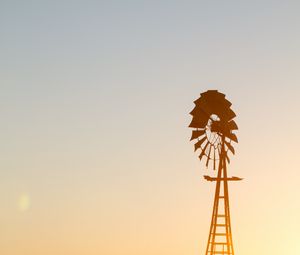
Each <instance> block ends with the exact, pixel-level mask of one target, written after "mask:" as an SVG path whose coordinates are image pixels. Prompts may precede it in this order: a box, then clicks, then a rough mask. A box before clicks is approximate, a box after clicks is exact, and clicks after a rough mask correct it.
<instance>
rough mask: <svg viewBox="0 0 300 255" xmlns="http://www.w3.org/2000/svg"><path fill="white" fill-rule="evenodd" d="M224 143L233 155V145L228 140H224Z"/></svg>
mask: <svg viewBox="0 0 300 255" xmlns="http://www.w3.org/2000/svg"><path fill="white" fill-rule="evenodd" d="M225 144H226V146H227V148H228V149H229V150H230V151H231V152H232V154H233V155H234V154H235V150H234V148H233V146H232V145H231V144H230V143H229V142H227V141H225Z"/></svg>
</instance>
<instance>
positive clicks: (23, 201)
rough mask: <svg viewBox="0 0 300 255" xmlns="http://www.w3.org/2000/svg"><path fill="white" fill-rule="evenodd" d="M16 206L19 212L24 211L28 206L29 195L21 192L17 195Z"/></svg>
mask: <svg viewBox="0 0 300 255" xmlns="http://www.w3.org/2000/svg"><path fill="white" fill-rule="evenodd" d="M18 208H19V210H20V211H21V212H25V211H27V210H28V209H29V208H30V197H29V195H28V194H27V193H23V194H21V195H20V196H19V199H18Z"/></svg>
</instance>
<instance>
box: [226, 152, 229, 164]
mask: <svg viewBox="0 0 300 255" xmlns="http://www.w3.org/2000/svg"><path fill="white" fill-rule="evenodd" d="M226 159H227V162H228V164H230V159H229V157H228V155H227V153H226Z"/></svg>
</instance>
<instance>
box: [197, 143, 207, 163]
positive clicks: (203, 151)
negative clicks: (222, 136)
mask: <svg viewBox="0 0 300 255" xmlns="http://www.w3.org/2000/svg"><path fill="white" fill-rule="evenodd" d="M207 145H209V142H208V141H207V143H206V144H205V146H204V147H203V149H202V151H201V154H200V155H199V159H200V160H201V159H202V158H203V156H204V155H206V154H205V151H206V148H207Z"/></svg>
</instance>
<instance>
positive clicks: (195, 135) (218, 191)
mask: <svg viewBox="0 0 300 255" xmlns="http://www.w3.org/2000/svg"><path fill="white" fill-rule="evenodd" d="M194 103H195V107H194V109H193V110H192V111H191V112H190V114H191V115H192V121H191V123H190V125H189V127H190V128H192V129H193V131H192V137H191V140H196V143H195V145H194V146H195V151H198V150H199V151H200V155H199V159H200V160H203V161H204V162H205V165H206V167H207V168H208V167H209V166H212V168H213V170H216V172H217V174H216V176H215V177H211V176H207V175H204V178H205V180H207V181H210V182H216V188H215V197H214V205H213V212H212V218H211V224H210V230H209V236H208V242H207V248H206V253H205V255H216V254H223V255H225V254H226V255H229V254H230V255H234V248H233V241H232V231H231V221H230V210H229V193H228V182H229V181H240V180H242V179H241V178H239V177H235V176H232V177H228V173H227V164H228V163H230V159H229V152H230V153H232V154H234V153H235V149H234V147H233V143H237V142H238V139H237V136H236V135H235V134H234V131H235V130H237V129H238V126H237V124H236V123H235V121H234V120H233V119H234V118H235V116H236V115H235V113H234V112H233V111H232V110H231V108H230V107H231V103H230V102H229V101H228V100H227V99H226V98H225V95H224V94H222V93H220V92H218V91H217V90H208V91H206V92H204V93H201V95H200V98H198V99H197V100H196V101H194Z"/></svg>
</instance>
